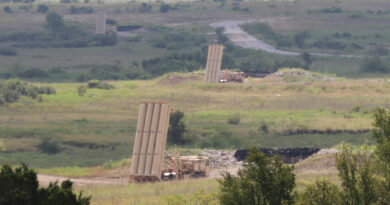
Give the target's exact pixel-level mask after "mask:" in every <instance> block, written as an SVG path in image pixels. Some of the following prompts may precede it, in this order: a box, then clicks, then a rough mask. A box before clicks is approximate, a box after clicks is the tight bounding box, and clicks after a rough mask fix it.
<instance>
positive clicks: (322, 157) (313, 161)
mask: <svg viewBox="0 0 390 205" xmlns="http://www.w3.org/2000/svg"><path fill="white" fill-rule="evenodd" d="M328 151H329V150H328ZM294 172H295V173H296V174H308V173H313V174H320V173H322V174H325V173H337V169H336V158H335V154H334V153H328V152H327V153H322V154H317V155H313V156H311V157H309V158H307V159H306V160H303V161H301V162H299V163H297V164H296V165H295V169H294Z"/></svg>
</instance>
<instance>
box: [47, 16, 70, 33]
mask: <svg viewBox="0 0 390 205" xmlns="http://www.w3.org/2000/svg"><path fill="white" fill-rule="evenodd" d="M46 26H47V28H49V29H50V30H51V31H52V32H53V33H57V32H59V31H60V30H61V29H62V28H64V26H65V23H64V19H63V18H62V16H61V15H59V14H57V13H55V12H49V13H48V14H46Z"/></svg>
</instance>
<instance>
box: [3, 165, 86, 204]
mask: <svg viewBox="0 0 390 205" xmlns="http://www.w3.org/2000/svg"><path fill="white" fill-rule="evenodd" d="M0 185H1V186H0V203H1V204H35V205H49V204H72V205H88V204H90V201H91V197H85V196H83V195H82V193H80V194H75V193H73V190H72V186H73V183H72V182H71V181H69V180H66V181H63V182H62V183H61V186H58V184H57V182H55V183H50V184H49V186H48V187H45V188H39V182H38V179H37V173H36V172H35V171H34V170H32V169H29V168H28V167H27V165H25V164H22V165H21V166H20V167H17V168H15V169H12V168H11V167H10V166H8V165H2V167H1V171H0ZM11 190H12V191H11Z"/></svg>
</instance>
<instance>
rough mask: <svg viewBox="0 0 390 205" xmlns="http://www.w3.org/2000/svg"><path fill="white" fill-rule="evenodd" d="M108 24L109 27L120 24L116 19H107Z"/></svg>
mask: <svg viewBox="0 0 390 205" xmlns="http://www.w3.org/2000/svg"><path fill="white" fill-rule="evenodd" d="M106 24H108V25H117V24H118V22H117V21H116V20H115V19H110V18H107V19H106Z"/></svg>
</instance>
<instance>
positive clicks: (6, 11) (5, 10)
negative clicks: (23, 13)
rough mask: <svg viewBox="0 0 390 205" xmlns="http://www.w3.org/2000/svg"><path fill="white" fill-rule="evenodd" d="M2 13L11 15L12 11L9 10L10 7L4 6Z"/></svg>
mask: <svg viewBox="0 0 390 205" xmlns="http://www.w3.org/2000/svg"><path fill="white" fill-rule="evenodd" d="M3 11H4V12H5V13H7V14H10V13H12V9H11V7H9V6H4V8H3Z"/></svg>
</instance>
